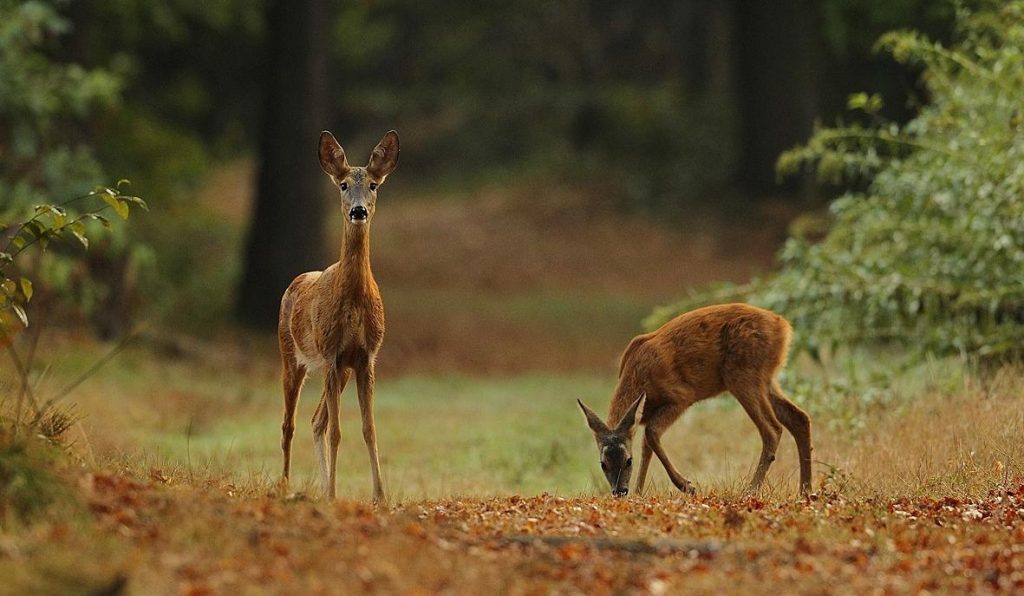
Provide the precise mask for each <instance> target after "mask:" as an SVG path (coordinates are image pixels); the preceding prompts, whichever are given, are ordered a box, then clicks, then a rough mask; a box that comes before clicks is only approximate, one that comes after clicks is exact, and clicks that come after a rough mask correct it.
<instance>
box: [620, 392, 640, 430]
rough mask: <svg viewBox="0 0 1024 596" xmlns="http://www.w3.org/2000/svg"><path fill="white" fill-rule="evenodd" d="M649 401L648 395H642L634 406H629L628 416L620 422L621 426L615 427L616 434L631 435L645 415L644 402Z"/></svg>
mask: <svg viewBox="0 0 1024 596" xmlns="http://www.w3.org/2000/svg"><path fill="white" fill-rule="evenodd" d="M646 401H647V394H646V393H644V394H642V395H641V396H640V397H639V398H637V400H636V401H635V402H633V405H631V406H629V409H628V410H626V415H625V416H623V417H622V420H620V421H619V425H618V426H616V427H615V432H616V433H619V434H630V433H632V432H633V429H634V428H635V427H636V425H637V423H639V422H640V420H642V419H643V415H644V402H646Z"/></svg>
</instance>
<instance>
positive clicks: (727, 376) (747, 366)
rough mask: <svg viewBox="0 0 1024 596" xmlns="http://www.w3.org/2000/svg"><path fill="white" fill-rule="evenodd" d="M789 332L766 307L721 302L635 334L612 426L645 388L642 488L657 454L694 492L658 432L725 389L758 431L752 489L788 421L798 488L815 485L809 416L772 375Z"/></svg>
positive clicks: (621, 369) (621, 370)
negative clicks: (796, 462)
mask: <svg viewBox="0 0 1024 596" xmlns="http://www.w3.org/2000/svg"><path fill="white" fill-rule="evenodd" d="M791 334H792V329H791V328H790V325H789V323H788V322H787V321H786V320H785V319H784V318H782V317H781V316H779V315H777V314H775V313H773V312H771V311H769V310H764V309H761V308H756V307H753V306H749V305H746V304H721V305H715V306H708V307H705V308H700V309H697V310H694V311H691V312H688V313H684V314H682V315H679V316H678V317H676V318H674V319H672V320H671V321H669V322H668V323H665V324H664V325H663V326H662V327H661V328H659V329H658V330H656V331H654V332H651V333H648V334H645V335H641V336H638V337H636V338H634V339H633V341H631V342H630V344H629V347H627V348H626V351H625V352H624V353H623V356H622V362H621V364H620V367H619V383H618V386H617V387H616V389H615V393H614V396H613V397H612V402H611V406H610V408H609V415H608V426H609V427H615V426H616V425H617V424H618V422H619V420H620V419H622V418H623V416H624V415H625V414H626V413H627V410H628V409H629V408H630V407H631V406H632V405H633V404H634V403H635V402H636V400H637V398H638V397H640V396H642V395H646V396H647V397H646V400H645V402H644V404H643V415H642V417H641V420H640V424H643V425H645V430H644V442H643V451H642V455H641V461H640V472H639V474H638V478H637V491H638V492H642V491H643V486H644V482H645V480H646V475H647V468H648V465H649V464H650V459H651V455H652V454H653V455H657V456H658V459H659V460H660V461H661V463H662V465H663V466H664V467H665V471H666V472H667V473H668V476H669V478H670V479H671V480H672V483H673V484H675V486H676V487H677V488H679V489H680V490H684V491H688V492H692V490H693V486H692V485H691V484H690V482H689V481H687V480H686V479H685V478H684V477H683V476H682V475H681V474H680V473H679V472H678V471H677V470H676V469H675V467H674V466H673V465H672V463H671V462H670V461H669V459H668V456H667V455H666V454H665V451H664V449H662V447H661V435H662V434H663V433H664V432H665V430H666V429H667V428H668V427H669V426H670V425H671V424H672V423H673V422H675V421H676V420H677V419H678V418H679V417H680V416H681V415H682V413H683V412H684V411H686V409H687V408H689V407H690V406H691V405H693V404H695V403H697V402H699V401H701V400H705V399H708V398H710V397H714V396H716V395H718V394H719V393H722V392H724V391H729V392H730V393H732V395H733V396H735V397H736V400H737V401H739V402H740V404H741V405H742V406H743V408H744V409H745V410H746V412H747V414H748V415H749V416H750V419H751V420H753V421H754V424H755V425H756V426H757V429H758V431H759V432H760V434H761V440H762V450H761V457H760V460H759V461H758V466H757V470H756V471H755V472H754V477H753V478H752V479H751V481H750V489H751V490H755V489H757V488H758V487H759V486H760V485H761V483H762V481H763V480H764V476H765V474H766V473H767V471H768V467H769V466H770V465H771V463H772V461H774V460H775V451H776V449H777V447H778V444H779V439H780V437H781V434H782V429H783V428H786V429H787V430H788V431H789V432H790V434H792V435H793V438H794V439H795V440H796V444H797V450H798V452H799V457H800V489H801V491H802V492H807V491H809V490H810V486H811V423H810V418H809V417H808V416H807V414H806V413H805V412H804V411H803V410H801V409H800V408H799V407H797V406H796V404H794V403H793V402H791V401H790V400H789V399H788V398H787V397H786V396H785V394H784V393H783V392H782V389H781V387H779V384H778V382H777V381H776V380H775V376H776V374H777V373H778V371H779V370H780V369H781V368H782V367H783V366H784V365H785V362H786V353H787V351H788V349H789V340H790V336H791Z"/></svg>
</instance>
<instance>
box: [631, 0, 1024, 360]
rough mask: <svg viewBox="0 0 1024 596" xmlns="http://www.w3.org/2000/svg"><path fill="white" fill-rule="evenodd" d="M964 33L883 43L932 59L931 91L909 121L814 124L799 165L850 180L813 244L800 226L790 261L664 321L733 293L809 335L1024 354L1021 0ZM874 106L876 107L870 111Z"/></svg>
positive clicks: (867, 105) (963, 22) (789, 157)
mask: <svg viewBox="0 0 1024 596" xmlns="http://www.w3.org/2000/svg"><path fill="white" fill-rule="evenodd" d="M958 24H959V25H958V38H959V40H960V41H959V42H957V43H956V44H955V45H952V46H951V47H943V46H942V45H939V44H937V43H933V42H931V41H929V40H928V39H926V38H925V37H924V36H922V35H920V34H918V33H915V32H913V31H902V32H895V33H890V34H887V35H885V36H883V37H882V39H881V40H880V41H879V42H878V47H879V48H880V49H882V50H884V51H887V52H889V53H890V54H891V55H892V56H893V57H894V58H895V59H896V60H897V61H899V62H901V63H904V64H912V65H916V66H918V67H920V68H921V70H922V75H921V76H922V81H923V83H924V84H925V86H926V88H927V92H928V94H929V96H930V103H929V104H928V105H927V106H925V107H923V108H922V109H921V110H920V112H919V114H918V115H917V116H916V117H915V118H914V119H913V120H912V121H910V122H909V123H908V124H906V125H905V126H897V125H895V124H891V123H885V122H881V121H879V119H878V118H877V117H875V116H874V115H875V114H877V111H878V108H879V107H880V105H881V100H880V99H879V98H877V97H873V96H867V95H864V94H859V95H855V96H853V97H851V99H850V107H851V108H853V109H856V110H861V111H863V112H866V113H867V114H868V115H869V117H873V121H874V124H873V125H842V124H840V125H839V126H837V127H834V128H820V129H817V130H816V132H815V133H814V135H813V136H812V137H811V139H810V140H809V141H808V142H807V144H806V145H804V146H801V147H797V148H795V149H793V150H791V151H788V152H786V153H784V154H783V155H782V156H781V157H780V159H779V163H778V167H779V170H780V172H782V173H788V172H793V171H795V170H797V169H798V168H800V167H803V166H812V165H813V166H815V167H816V170H817V173H818V175H819V177H820V178H822V179H824V180H827V181H830V182H833V183H844V184H848V185H849V186H850V187H852V188H858V187H860V188H863V189H865V190H861V191H851V192H850V193H848V194H846V195H845V196H842V197H841V198H839V199H838V200H836V201H834V202H833V203H832V205H831V227H830V229H829V230H828V233H827V234H826V235H825V237H824V239H822V240H821V241H820V242H815V241H814V240H813V239H808V238H804V237H800V236H793V237H791V238H790V239H789V240H788V241H787V242H786V244H785V246H784V248H783V249H782V251H781V253H780V255H779V264H780V270H779V271H778V273H777V274H776V275H774V276H772V277H770V278H767V279H764V280H759V281H755V282H753V283H751V284H749V285H745V286H740V287H736V286H719V287H716V288H704V289H703V290H701V291H699V292H696V293H694V294H692V295H691V296H690V297H689V298H687V299H685V300H682V301H681V302H679V303H677V304H674V305H671V306H668V307H664V308H661V309H658V310H657V311H656V312H655V313H653V314H652V315H651V317H649V318H648V320H647V321H646V323H647V325H648V326H650V327H654V326H657V325H659V324H661V323H662V322H663V321H665V320H667V319H668V318H670V317H671V316H674V315H675V314H677V313H678V312H681V311H685V310H689V309H691V308H693V307H695V306H698V305H701V304H707V303H709V302H718V301H726V300H735V299H745V300H747V301H749V302H752V303H755V304H759V305H762V306H764V307H767V308H771V309H773V310H776V311H778V312H781V313H783V314H785V315H786V316H788V317H789V318H790V320H791V321H792V322H793V324H794V327H795V329H796V330H797V335H798V345H800V346H802V347H803V348H806V349H808V350H810V351H811V352H812V353H814V352H816V350H817V349H818V347H820V346H836V345H849V344H854V343H863V342H867V343H878V342H882V343H896V344H898V345H902V346H906V347H908V348H911V349H912V350H914V351H917V352H919V353H932V354H938V355H944V354H963V355H967V356H971V357H974V358H980V359H1005V358H1013V359H1019V358H1020V357H1021V355H1022V353H1024V274H1022V266H1024V104H1022V103H1021V98H1022V97H1024V2H1022V1H1020V0H1014V1H1011V2H1006V3H1004V4H1003V5H1001V6H998V7H996V8H993V9H991V10H988V11H984V12H979V13H975V14H970V13H967V12H966V11H961V13H960V14H959V15H958ZM869 119H870V118H869Z"/></svg>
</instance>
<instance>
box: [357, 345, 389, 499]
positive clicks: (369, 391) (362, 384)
mask: <svg viewBox="0 0 1024 596" xmlns="http://www.w3.org/2000/svg"><path fill="white" fill-rule="evenodd" d="M373 381H374V378H373V361H372V360H371V361H369V362H367V363H366V364H365V365H363V366H362V367H361V368H359V369H358V370H357V371H356V388H357V389H358V392H359V413H360V415H361V416H362V419H363V441H364V442H365V443H366V450H367V452H368V453H369V456H370V474H371V476H372V478H373V502H374V504H382V503H384V500H385V496H384V486H383V484H382V483H381V478H380V458H379V457H378V455H377V428H376V425H375V424H374V420H373Z"/></svg>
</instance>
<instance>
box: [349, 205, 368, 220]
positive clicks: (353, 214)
mask: <svg viewBox="0 0 1024 596" xmlns="http://www.w3.org/2000/svg"><path fill="white" fill-rule="evenodd" d="M369 217H370V212H369V211H367V210H366V207H363V206H362V205H355V206H354V207H352V208H351V209H349V210H348V219H349V221H351V222H352V223H363V222H365V221H366V220H367V219H368V218H369Z"/></svg>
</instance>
